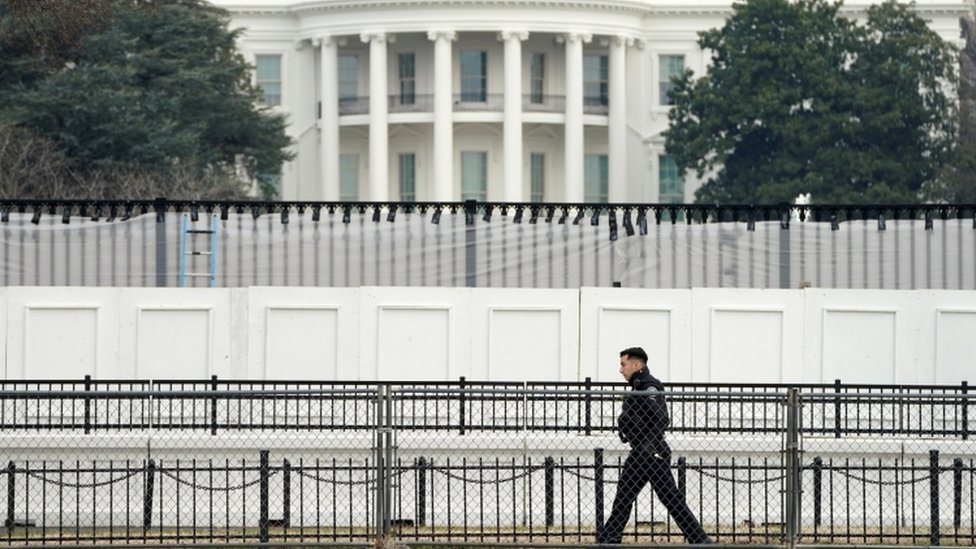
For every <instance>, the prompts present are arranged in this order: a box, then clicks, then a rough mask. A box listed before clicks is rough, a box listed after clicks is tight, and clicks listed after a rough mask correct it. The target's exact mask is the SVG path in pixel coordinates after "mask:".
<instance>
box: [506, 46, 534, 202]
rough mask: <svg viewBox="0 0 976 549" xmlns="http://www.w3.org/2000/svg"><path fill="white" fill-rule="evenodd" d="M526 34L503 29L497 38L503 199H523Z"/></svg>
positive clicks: (518, 200) (524, 194)
mask: <svg viewBox="0 0 976 549" xmlns="http://www.w3.org/2000/svg"><path fill="white" fill-rule="evenodd" d="M528 37H529V33H527V32H524V31H502V32H500V33H499V34H498V39H499V40H501V41H503V42H504V43H505V118H504V127H503V137H502V139H503V142H504V165H505V168H504V171H503V173H504V177H505V186H504V190H505V191H504V195H503V199H504V200H505V201H506V202H520V201H523V200H525V196H526V195H527V193H526V192H525V190H524V189H523V188H522V168H523V166H524V165H525V162H524V161H523V159H522V41H523V40H525V39H527V38H528Z"/></svg>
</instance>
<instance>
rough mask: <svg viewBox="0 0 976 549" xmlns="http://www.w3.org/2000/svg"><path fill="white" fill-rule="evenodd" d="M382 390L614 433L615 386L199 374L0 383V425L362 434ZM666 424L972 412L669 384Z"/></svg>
mask: <svg viewBox="0 0 976 549" xmlns="http://www.w3.org/2000/svg"><path fill="white" fill-rule="evenodd" d="M378 387H385V388H388V389H389V390H391V391H393V392H394V393H395V394H396V396H397V398H396V399H395V400H394V404H393V406H394V408H393V413H395V414H396V417H397V418H398V423H397V429H398V430H400V431H425V432H428V431H445V432H452V433H456V434H459V435H464V434H466V433H477V432H505V431H540V432H548V431H555V432H566V433H574V434H583V435H591V434H594V433H596V434H600V433H603V434H606V433H612V432H613V431H614V430H615V429H616V418H617V416H618V415H619V413H620V406H621V403H622V400H621V395H620V388H621V386H620V384H619V383H608V382H596V381H592V380H591V379H590V378H586V379H585V380H584V381H581V382H494V381H473V380H468V379H466V378H465V377H461V378H459V379H458V380H456V381H438V382H398V381H390V382H366V381H249V380H248V381H246V380H228V379H218V378H217V376H213V377H212V378H211V379H210V380H98V379H92V378H91V377H90V376H86V377H85V378H84V379H80V380H0V430H9V431H18V430H20V431H31V430H67V431H82V432H84V433H86V434H87V433H92V432H99V431H101V432H105V431H133V430H134V431H139V430H143V429H157V430H167V429H170V430H172V429H175V430H186V429H189V430H207V431H209V432H210V433H211V434H218V433H219V432H224V431H246V430H275V431H277V430H310V429H329V430H370V429H373V428H375V426H376V421H377V419H376V416H375V410H374V409H373V406H374V402H373V399H374V393H375V391H376V390H377V388H378ZM667 387H668V390H669V392H670V397H669V407H670V413H671V422H672V423H671V428H670V429H671V432H674V433H685V434H730V435H731V434H763V433H780V432H782V431H783V429H784V428H785V425H786V416H785V408H784V406H783V399H784V398H785V397H784V395H785V394H786V392H787V391H788V390H790V389H796V390H797V391H798V392H799V394H800V395H801V397H802V399H803V406H802V407H801V408H800V410H799V412H798V413H799V414H800V415H801V420H802V421H801V423H800V425H799V426H798V429H799V432H801V433H802V434H805V435H810V436H833V437H838V438H839V437H841V436H852V435H877V436H885V435H899V436H902V435H904V436H936V437H945V438H957V439H959V440H968V439H969V438H970V436H971V435H973V434H974V433H976V424H973V423H972V422H971V421H970V418H971V417H973V414H974V413H976V409H974V406H976V403H974V402H973V400H972V395H971V393H970V386H969V383H968V382H967V381H962V382H961V383H960V384H958V385H874V384H850V383H843V382H842V381H841V380H839V379H838V380H836V381H835V382H834V383H808V384H789V383H768V384H726V383H669V384H667Z"/></svg>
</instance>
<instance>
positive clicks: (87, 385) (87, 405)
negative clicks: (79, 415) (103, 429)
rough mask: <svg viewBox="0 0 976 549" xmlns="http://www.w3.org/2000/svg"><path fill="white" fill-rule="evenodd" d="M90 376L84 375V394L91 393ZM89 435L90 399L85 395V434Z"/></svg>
mask: <svg viewBox="0 0 976 549" xmlns="http://www.w3.org/2000/svg"><path fill="white" fill-rule="evenodd" d="M91 386H92V379H91V374H85V393H88V392H91V388H92V387H91ZM89 433H91V397H89V396H88V395H85V434H86V435H87V434H89Z"/></svg>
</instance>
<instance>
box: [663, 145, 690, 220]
mask: <svg viewBox="0 0 976 549" xmlns="http://www.w3.org/2000/svg"><path fill="white" fill-rule="evenodd" d="M657 158H658V164H657V166H658V167H657V178H658V202H660V203H662V204H682V203H684V201H685V185H684V181H682V180H681V173H679V172H678V164H677V163H675V161H674V158H672V157H671V156H670V155H667V154H662V155H660V156H658V157H657ZM683 218H684V212H678V213H677V217H676V219H677V220H679V221H680V220H682V219H683ZM661 219H662V220H667V221H670V220H671V213H670V212H668V211H667V210H664V211H663V212H662V213H661Z"/></svg>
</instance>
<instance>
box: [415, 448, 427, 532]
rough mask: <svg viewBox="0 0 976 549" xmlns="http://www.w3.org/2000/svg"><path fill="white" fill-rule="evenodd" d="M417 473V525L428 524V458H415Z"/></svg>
mask: <svg viewBox="0 0 976 549" xmlns="http://www.w3.org/2000/svg"><path fill="white" fill-rule="evenodd" d="M415 467H416V469H415V470H416V474H417V509H416V512H415V513H414V514H415V520H416V522H417V526H426V525H427V459H426V458H424V457H420V458H418V459H417V460H415Z"/></svg>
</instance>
